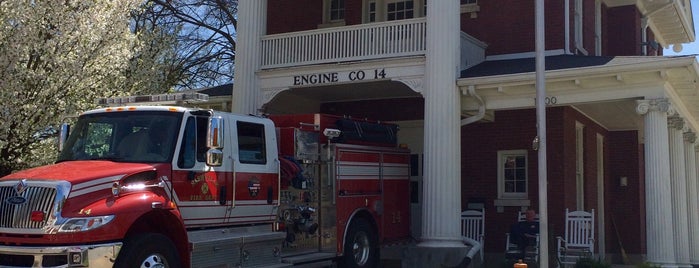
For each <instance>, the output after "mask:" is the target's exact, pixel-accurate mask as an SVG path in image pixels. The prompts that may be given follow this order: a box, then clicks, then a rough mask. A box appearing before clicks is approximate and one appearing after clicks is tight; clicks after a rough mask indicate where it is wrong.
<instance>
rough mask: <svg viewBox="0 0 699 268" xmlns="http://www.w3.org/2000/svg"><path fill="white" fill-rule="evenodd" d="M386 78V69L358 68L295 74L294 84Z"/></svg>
mask: <svg viewBox="0 0 699 268" xmlns="http://www.w3.org/2000/svg"><path fill="white" fill-rule="evenodd" d="M383 78H386V70H385V69H373V70H357V71H350V72H332V73H317V74H304V75H294V86H304V85H319V84H327V83H337V82H351V81H362V80H373V79H383Z"/></svg>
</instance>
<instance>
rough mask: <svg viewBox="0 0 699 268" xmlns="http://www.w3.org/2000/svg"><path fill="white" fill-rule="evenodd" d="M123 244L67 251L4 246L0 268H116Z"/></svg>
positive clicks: (66, 248) (76, 248)
mask: <svg viewBox="0 0 699 268" xmlns="http://www.w3.org/2000/svg"><path fill="white" fill-rule="evenodd" d="M121 246H122V243H120V242H119V243H108V244H97V245H76V246H63V247H29V246H26V247H17V246H0V267H2V268H10V267H43V268H47V267H52V268H62V267H112V265H113V264H114V260H116V257H117V255H118V254H119V250H121Z"/></svg>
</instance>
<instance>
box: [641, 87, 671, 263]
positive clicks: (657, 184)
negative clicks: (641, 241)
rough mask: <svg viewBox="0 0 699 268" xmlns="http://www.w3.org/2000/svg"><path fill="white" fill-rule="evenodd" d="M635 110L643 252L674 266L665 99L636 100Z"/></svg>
mask: <svg viewBox="0 0 699 268" xmlns="http://www.w3.org/2000/svg"><path fill="white" fill-rule="evenodd" d="M637 104H638V106H636V111H637V112H638V113H639V114H641V115H645V116H644V126H643V129H644V133H645V138H644V141H645V142H644V143H645V154H644V155H645V165H644V166H645V173H646V178H645V189H646V245H647V246H646V251H647V252H646V256H647V260H648V262H650V263H653V264H659V265H662V266H663V267H676V262H675V250H674V248H675V246H674V239H673V232H672V202H671V200H670V196H671V194H672V192H671V190H670V151H669V149H668V129H667V112H668V110H669V107H670V104H669V102H668V101H667V99H655V100H639V101H637Z"/></svg>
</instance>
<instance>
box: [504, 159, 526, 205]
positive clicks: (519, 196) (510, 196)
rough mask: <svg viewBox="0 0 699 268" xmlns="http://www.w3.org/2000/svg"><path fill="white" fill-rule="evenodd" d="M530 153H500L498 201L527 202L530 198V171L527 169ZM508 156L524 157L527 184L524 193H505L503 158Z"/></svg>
mask: <svg viewBox="0 0 699 268" xmlns="http://www.w3.org/2000/svg"><path fill="white" fill-rule="evenodd" d="M527 154H528V152H527V150H500V151H498V154H497V155H498V159H497V161H498V166H497V169H498V171H497V172H498V178H497V179H498V199H518V200H526V199H528V198H529V196H528V193H529V185H528V184H529V169H528V167H527V165H528V162H529V160H528V156H527ZM506 156H517V157H519V156H523V157H524V175H525V178H524V179H525V183H524V187H525V189H524V192H523V193H507V192H505V172H504V164H505V163H504V162H503V158H504V157H506Z"/></svg>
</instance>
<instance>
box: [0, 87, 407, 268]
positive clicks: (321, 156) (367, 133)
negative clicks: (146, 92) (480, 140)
mask: <svg viewBox="0 0 699 268" xmlns="http://www.w3.org/2000/svg"><path fill="white" fill-rule="evenodd" d="M197 99H206V95H202V94H197V93H194V94H190V93H188V94H176V95H172V94H169V95H151V96H139V97H127V98H111V99H103V100H101V103H102V104H105V105H106V108H101V109H96V110H91V111H87V112H84V113H82V114H81V115H80V116H79V117H78V118H77V120H76V121H74V122H73V124H72V126H71V127H69V126H68V125H67V124H65V125H64V126H63V127H62V130H61V138H60V141H61V142H60V143H61V146H60V147H61V153H60V155H59V157H58V159H57V161H56V163H55V164H52V165H48V166H42V167H38V168H33V169H29V170H24V171H20V172H16V173H13V174H11V175H8V176H5V177H3V178H0V266H2V267H7V266H9V267H112V266H113V267H128V268H131V267H285V266H291V265H299V264H309V263H316V264H317V263H318V261H322V262H331V261H337V262H339V264H340V266H342V267H371V266H376V265H378V263H379V247H380V245H382V244H383V243H388V242H393V241H399V240H403V239H407V238H409V223H410V219H409V200H408V199H409V197H408V194H409V189H408V187H409V176H410V172H409V169H410V167H409V159H410V156H409V152H408V150H407V149H404V148H399V147H400V146H397V142H396V131H397V127H396V126H395V125H392V124H384V123H380V122H371V121H368V120H353V119H348V118H343V117H338V116H331V115H324V114H304V115H280V116H270V117H258V116H244V115H236V114H231V113H225V112H218V111H213V110H208V109H199V108H191V107H189V108H188V107H184V106H187V105H180V106H163V105H153V103H157V102H172V101H178V103H180V104H181V103H186V102H189V101H194V100H197ZM138 102H141V104H143V103H147V105H139V104H136V103H138ZM69 129H70V135H68V132H69V131H68V130H69Z"/></svg>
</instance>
